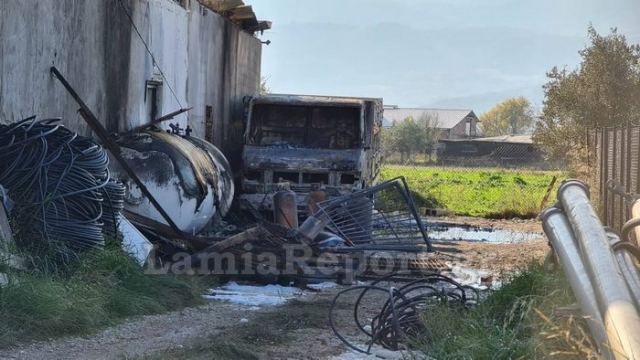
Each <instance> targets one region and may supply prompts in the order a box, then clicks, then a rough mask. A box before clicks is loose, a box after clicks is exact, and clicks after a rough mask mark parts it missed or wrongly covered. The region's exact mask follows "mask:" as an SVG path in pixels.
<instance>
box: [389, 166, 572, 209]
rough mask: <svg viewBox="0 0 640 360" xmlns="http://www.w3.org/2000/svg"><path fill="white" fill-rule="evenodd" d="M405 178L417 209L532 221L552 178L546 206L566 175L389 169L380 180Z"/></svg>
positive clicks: (538, 172) (442, 169) (530, 171)
mask: <svg viewBox="0 0 640 360" xmlns="http://www.w3.org/2000/svg"><path fill="white" fill-rule="evenodd" d="M397 176H404V177H405V178H406V179H407V181H408V183H409V186H410V188H411V190H412V191H413V193H414V197H415V199H416V203H417V205H418V206H420V207H428V208H438V207H440V208H447V209H449V210H450V211H452V212H453V213H455V214H456V215H465V216H477V217H486V218H533V217H535V216H537V215H538V213H539V212H540V210H541V209H540V205H541V203H542V200H543V198H544V196H545V194H546V193H547V189H548V187H549V184H550V183H551V180H552V179H553V177H554V176H556V177H557V178H558V181H557V182H556V186H555V188H554V189H553V191H552V193H551V195H550V196H549V200H548V202H547V204H545V205H549V204H551V203H552V202H553V200H554V199H555V190H556V189H557V186H558V184H559V183H560V182H561V180H563V179H565V178H566V174H564V173H562V172H559V171H533V170H507V169H497V168H478V169H471V168H445V167H418V166H399V165H388V166H385V167H384V168H383V169H382V180H389V179H392V178H395V177H397Z"/></svg>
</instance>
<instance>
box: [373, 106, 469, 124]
mask: <svg viewBox="0 0 640 360" xmlns="http://www.w3.org/2000/svg"><path fill="white" fill-rule="evenodd" d="M424 115H427V116H430V117H431V118H432V119H436V120H437V121H438V128H440V129H451V128H453V127H455V126H456V125H458V124H459V123H460V121H462V120H464V119H465V118H466V117H468V116H472V117H476V114H474V113H473V110H466V109H464V110H463V109H419V108H412V109H410V108H387V109H384V127H390V126H392V125H393V123H394V122H396V123H397V122H400V121H403V120H404V119H406V118H408V117H412V118H414V119H415V120H418V119H420V118H421V117H422V116H424Z"/></svg>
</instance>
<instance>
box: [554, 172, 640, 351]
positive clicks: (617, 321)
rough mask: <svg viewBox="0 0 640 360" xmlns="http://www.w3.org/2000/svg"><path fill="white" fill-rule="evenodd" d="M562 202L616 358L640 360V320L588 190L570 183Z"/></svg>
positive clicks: (560, 192)
mask: <svg viewBox="0 0 640 360" xmlns="http://www.w3.org/2000/svg"><path fill="white" fill-rule="evenodd" d="M558 199H559V200H560V203H561V204H562V208H563V209H564V211H565V214H566V215H567V218H568V219H569V222H570V224H571V227H572V229H573V232H574V234H575V236H576V240H577V243H578V247H579V249H580V253H581V254H582V259H583V261H584V264H585V268H586V269H587V273H588V274H589V275H590V278H591V281H592V284H593V288H594V291H595V294H596V301H597V302H598V306H599V309H600V313H601V314H602V315H603V320H604V324H605V329H606V331H607V335H608V338H609V343H610V345H611V350H612V352H613V353H614V356H615V357H616V358H620V359H640V316H639V315H638V311H637V309H636V307H635V304H634V300H633V297H632V295H631V293H630V292H629V289H628V288H627V285H626V282H625V280H624V278H623V277H622V274H621V272H620V268H619V266H618V263H617V261H616V258H615V256H614V254H613V252H612V251H611V247H610V245H609V241H608V238H607V234H606V232H605V230H604V227H603V225H602V223H601V222H600V219H599V218H598V215H597V214H596V212H595V210H594V209H593V207H592V206H591V203H590V202H589V190H588V188H587V186H586V185H585V184H584V183H582V182H580V181H577V180H569V181H566V182H564V183H563V184H562V185H561V186H560V189H559V190H558Z"/></svg>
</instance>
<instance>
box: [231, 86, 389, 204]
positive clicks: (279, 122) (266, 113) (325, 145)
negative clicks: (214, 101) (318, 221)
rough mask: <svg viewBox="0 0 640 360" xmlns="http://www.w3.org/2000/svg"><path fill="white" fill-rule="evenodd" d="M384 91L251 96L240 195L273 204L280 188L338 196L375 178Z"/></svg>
mask: <svg viewBox="0 0 640 360" xmlns="http://www.w3.org/2000/svg"><path fill="white" fill-rule="evenodd" d="M382 111H383V110H382V99H371V98H347V97H330V96H308V95H265V96H256V97H251V98H248V99H247V101H246V109H245V114H246V128H245V129H246V131H245V137H244V141H245V143H244V146H243V154H242V161H243V164H242V174H241V175H242V178H241V195H240V198H241V199H242V200H244V201H243V202H248V203H250V204H251V205H252V206H253V207H254V208H256V209H258V210H260V211H271V210H273V209H272V207H273V200H272V196H273V195H274V194H275V192H277V191H280V190H292V191H294V192H296V194H297V201H298V205H299V208H301V209H304V208H306V206H307V204H308V201H309V199H308V197H309V194H310V193H311V192H316V191H322V192H324V193H325V194H326V196H327V197H329V198H330V197H335V196H340V195H345V194H348V193H349V192H353V191H357V190H360V189H363V188H366V187H368V186H371V185H372V184H374V182H375V180H376V178H377V176H378V173H379V171H380V159H381V150H380V130H381V127H382Z"/></svg>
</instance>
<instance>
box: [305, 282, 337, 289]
mask: <svg viewBox="0 0 640 360" xmlns="http://www.w3.org/2000/svg"><path fill="white" fill-rule="evenodd" d="M336 286H338V284H336V283H334V282H331V281H327V282H323V283H319V284H309V285H307V287H309V288H310V289H314V290H324V289H333V288H335V287H336Z"/></svg>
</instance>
